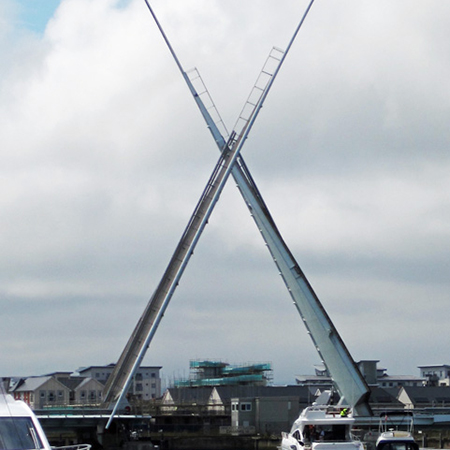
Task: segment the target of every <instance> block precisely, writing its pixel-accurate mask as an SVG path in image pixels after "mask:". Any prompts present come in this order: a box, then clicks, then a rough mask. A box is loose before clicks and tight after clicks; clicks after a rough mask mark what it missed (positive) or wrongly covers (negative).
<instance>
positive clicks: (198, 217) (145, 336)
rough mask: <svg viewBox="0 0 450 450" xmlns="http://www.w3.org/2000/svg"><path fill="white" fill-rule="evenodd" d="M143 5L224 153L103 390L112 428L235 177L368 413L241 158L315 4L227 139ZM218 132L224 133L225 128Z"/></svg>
mask: <svg viewBox="0 0 450 450" xmlns="http://www.w3.org/2000/svg"><path fill="white" fill-rule="evenodd" d="M145 3H146V5H147V7H148V9H149V11H150V13H151V15H152V16H153V19H154V20H155V22H156V25H157V26H158V28H159V30H160V32H161V34H162V36H163V38H164V40H165V42H166V44H167V46H168V48H169V50H170V52H171V53H172V56H173V58H174V60H175V62H176V64H177V66H178V68H179V70H180V72H181V74H182V75H183V78H184V80H185V81H186V83H187V85H188V87H189V90H190V92H191V94H192V95H193V97H194V100H195V101H196V103H197V105H198V107H199V109H200V112H201V114H202V115H203V118H204V119H205V121H206V124H207V126H208V128H209V129H210V131H211V134H212V136H213V138H214V141H215V142H216V145H217V147H218V148H219V150H220V158H219V160H218V162H217V164H216V166H215V167H214V170H213V173H212V175H211V177H210V179H209V180H208V183H207V185H206V188H205V190H204V191H203V193H202V196H201V198H200V200H199V202H198V204H197V206H196V208H195V210H194V212H193V214H192V216H191V218H190V220H189V223H188V225H187V227H186V228H185V230H184V233H183V235H182V237H181V240H180V242H179V243H178V246H177V248H176V250H175V252H174V254H173V256H172V258H171V260H170V262H169V265H168V266H167V269H166V271H165V272H164V274H163V277H162V278H161V281H160V283H159V285H158V286H157V288H156V290H155V292H154V293H153V295H152V297H151V299H150V301H149V303H148V305H147V307H146V309H145V310H144V313H143V314H142V316H141V318H140V319H139V322H138V324H137V325H136V327H135V329H134V331H133V333H132V335H131V337H130V339H129V341H128V343H127V345H126V346H125V348H124V350H123V352H122V354H121V356H120V358H119V361H118V363H117V364H116V367H115V370H114V371H113V373H112V374H111V376H110V378H109V379H108V382H107V384H106V386H105V389H104V391H103V402H104V406H111V405H113V410H112V414H111V418H110V420H109V422H108V424H107V427H108V426H109V424H110V422H111V420H112V418H113V416H114V414H115V412H116V410H117V408H118V407H119V405H120V403H121V401H122V399H123V396H124V395H125V393H126V392H127V390H128V388H129V386H130V383H131V381H132V378H133V376H134V374H135V372H136V370H137V369H138V368H139V366H140V364H141V362H142V360H143V358H144V355H145V353H146V351H147V349H148V347H149V345H150V342H151V340H152V338H153V336H154V335H155V333H156V330H157V328H158V325H159V323H160V321H161V319H162V317H163V315H164V311H165V310H166V308H167V306H168V304H169V302H170V299H171V297H172V295H173V293H174V291H175V289H176V287H177V285H178V282H179V280H180V278H181V276H182V274H183V271H184V269H185V268H186V266H187V264H188V262H189V259H190V257H191V255H192V253H193V251H194V248H195V246H196V244H197V242H198V240H199V239H200V236H201V234H202V231H203V229H204V228H205V226H206V224H207V222H208V218H209V217H210V215H211V213H212V211H213V209H214V206H215V204H216V203H217V201H218V199H219V196H220V193H221V192H222V190H223V187H224V186H225V183H226V182H227V179H228V177H229V176H230V175H232V176H233V178H234V180H235V182H236V184H237V186H238V188H239V190H240V192H241V194H242V197H243V199H244V201H245V203H246V205H247V207H248V209H249V211H250V214H251V216H252V217H253V219H254V221H255V223H256V225H257V227H258V229H259V231H260V233H261V235H262V237H263V239H264V241H265V243H266V246H267V248H268V249H269V252H270V253H271V255H272V258H273V260H274V262H275V264H276V266H277V267H278V270H279V272H280V275H281V276H282V278H283V280H284V282H285V284H286V287H287V289H288V291H289V293H290V295H291V298H292V300H293V302H294V305H295V307H296V308H297V310H298V312H299V313H300V316H301V318H302V320H303V322H304V324H305V326H306V329H307V331H308V334H309V335H310V336H311V338H312V340H313V343H314V346H315V348H316V350H317V351H318V353H319V355H320V357H321V359H322V361H323V362H324V364H325V366H326V367H327V369H328V371H329V373H330V375H331V376H332V378H333V380H334V382H335V384H336V386H337V389H338V391H339V393H340V395H341V402H342V403H343V404H346V405H350V406H351V407H352V408H353V410H354V412H355V413H356V414H359V415H370V414H371V411H370V407H369V406H368V396H369V393H370V391H369V388H368V386H367V384H366V382H365V380H364V378H363V377H362V375H361V373H360V371H359V370H358V368H357V366H356V364H355V362H354V360H353V358H352V357H351V355H350V353H349V352H348V350H347V348H346V346H345V344H344V342H343V341H342V339H341V337H340V336H339V333H338V332H337V330H336V328H335V327H334V325H333V323H332V321H331V319H330V318H329V316H328V315H327V313H326V311H325V309H324V308H323V306H322V304H321V303H320V301H319V299H318V297H317V295H316V294H315V292H314V290H313V289H312V287H311V285H310V284H309V282H308V280H307V279H306V277H305V275H304V274H303V272H302V270H301V269H300V266H299V265H298V263H297V262H296V260H295V258H294V256H293V255H292V253H291V252H290V250H289V248H288V246H287V245H286V243H285V242H284V240H283V238H282V236H281V234H280V232H279V231H278V229H277V227H276V225H275V222H274V220H273V218H272V216H271V214H270V212H269V210H268V208H267V206H266V204H265V202H264V200H263V198H262V196H261V193H260V192H259V189H258V188H257V186H256V183H255V181H254V179H253V178H252V176H251V174H250V171H249V169H248V167H247V165H246V164H245V162H244V159H243V157H242V155H241V150H242V147H243V145H244V143H245V141H246V139H247V137H248V135H249V133H250V130H251V129H252V127H253V124H254V123H255V120H256V118H257V116H258V114H259V112H260V110H261V108H262V105H263V103H264V101H265V99H266V97H267V95H268V93H269V91H270V88H271V87H272V84H273V82H274V80H275V78H276V76H277V74H278V72H279V70H280V68H281V66H282V64H283V62H284V60H285V58H286V56H287V54H288V52H289V50H290V48H291V46H292V44H293V42H294V40H295V38H296V36H297V34H298V32H299V30H300V28H301V26H302V25H303V23H304V21H305V19H306V16H307V14H308V12H309V11H310V9H311V7H312V5H313V3H314V0H310V3H309V5H308V7H307V9H306V11H305V13H304V15H303V17H302V18H301V21H300V23H299V24H298V26H297V28H296V30H295V32H294V35H293V37H292V38H291V40H290V42H289V44H288V46H287V48H286V50H285V51H283V50H280V49H277V48H275V47H274V48H273V49H272V51H271V52H270V54H269V56H268V58H267V60H266V62H265V64H264V66H263V69H262V71H261V73H260V75H259V77H258V79H257V81H256V83H255V85H254V87H253V89H252V91H251V93H250V95H249V97H248V99H247V101H246V103H245V105H244V108H243V109H242V111H241V113H240V115H239V117H238V120H237V122H236V125H235V127H234V130H233V131H232V132H231V134H230V135H229V136H228V135H227V134H228V133H227V131H226V127H225V126H224V123H223V121H222V119H221V116H220V114H219V113H218V111H217V108H216V107H215V105H214V102H213V101H212V99H211V96H210V94H209V92H208V90H207V89H206V87H205V84H204V83H203V80H202V78H201V77H200V74H199V72H198V71H197V69H194V70H192V71H190V72H189V73H187V72H185V71H184V69H183V67H182V65H181V63H180V61H179V59H178V57H177V55H176V54H175V51H174V50H173V48H172V46H171V44H170V42H169V40H168V38H167V36H166V34H165V32H164V30H163V28H162V27H161V25H160V23H159V21H158V19H157V17H156V15H155V13H154V11H153V9H152V7H151V6H150V3H149V1H148V0H145ZM221 129H222V132H221V131H220V130H221Z"/></svg>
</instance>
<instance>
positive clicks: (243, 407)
mask: <svg viewBox="0 0 450 450" xmlns="http://www.w3.org/2000/svg"><path fill="white" fill-rule="evenodd" d="M251 410H252V404H251V403H241V411H251Z"/></svg>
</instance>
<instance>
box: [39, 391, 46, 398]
mask: <svg viewBox="0 0 450 450" xmlns="http://www.w3.org/2000/svg"><path fill="white" fill-rule="evenodd" d="M40 392H41V394H40V395H41V398H42V399H44V398H45V394H46V392H45V391H40Z"/></svg>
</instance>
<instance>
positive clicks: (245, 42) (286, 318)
mask: <svg viewBox="0 0 450 450" xmlns="http://www.w3.org/2000/svg"><path fill="white" fill-rule="evenodd" d="M307 3H308V2H307V1H304V0H301V1H298V0H297V1H294V0H282V1H277V2H274V1H272V0H247V1H245V2H242V1H241V0H226V1H224V0H222V1H218V0H165V1H162V0H154V1H153V2H152V5H153V7H154V9H155V12H156V14H157V15H158V16H159V19H160V21H161V23H162V26H163V27H164V28H165V31H166V33H167V34H168V36H169V38H170V39H171V41H172V44H173V46H174V47H175V49H176V51H177V53H178V56H179V58H180V60H181V62H182V64H183V65H184V67H185V68H186V69H190V68H193V67H197V68H198V69H199V70H200V73H201V74H202V77H203V79H204V81H205V83H206V84H207V86H208V88H209V91H210V93H211V95H212V97H213V98H214V100H215V103H216V105H217V107H218V109H219V110H220V112H221V114H222V116H223V118H224V120H225V122H226V123H227V126H228V128H229V129H232V127H233V124H234V122H235V120H236V118H237V115H238V113H239V111H240V109H241V107H242V106H243V104H244V101H245V99H246V97H247V95H248V93H249V92H250V89H251V88H252V86H253V83H254V81H255V80H256V77H257V75H258V73H259V71H260V69H261V67H262V65H263V63H264V61H265V58H266V56H267V54H268V53H269V51H270V49H271V48H272V46H277V47H280V48H285V47H286V46H287V44H288V42H289V39H290V37H291V35H292V33H293V31H294V29H295V27H296V26H297V24H298V22H299V20H300V18H301V16H302V15H303V12H304V10H305V8H306V6H307ZM30 4H33V6H30ZM44 5H45V6H44ZM449 17H450V2H443V1H442V0H427V1H423V0H421V1H419V0H377V1H373V0H372V1H369V0H339V1H336V0H316V3H315V5H314V6H313V8H312V10H311V12H310V15H309V16H308V19H307V21H306V23H305V26H304V28H302V30H301V32H300V34H299V36H298V39H297V41H296V42H295V44H294V46H293V48H292V50H291V53H290V54H289V57H288V58H287V60H286V63H285V65H284V66H283V68H282V71H281V72H280V75H279V77H278V79H277V80H276V83H275V85H274V87H273V89H272V91H271V92H270V95H269V97H268V99H267V101H266V104H265V107H264V108H263V110H262V112H261V114H260V116H259V118H258V120H257V122H256V124H255V126H254V128H253V130H252V133H251V135H250V138H249V140H248V141H247V143H246V145H245V147H244V150H243V154H244V156H245V158H246V161H247V164H248V166H249V167H250V169H251V171H252V173H253V176H254V178H255V180H256V182H257V184H258V186H259V188H260V190H261V192H262V194H263V196H264V198H265V200H266V202H267V204H268V206H269V208H270V210H271V212H272V214H273V217H274V219H275V221H276V223H277V225H278V227H279V229H280V231H281V232H282V234H283V236H284V238H285V240H286V242H287V243H288V245H289V247H290V249H291V251H292V253H293V254H294V255H295V257H296V259H297V261H298V262H299V264H300V266H301V267H302V269H303V270H304V272H305V274H306V276H307V278H308V279H309V281H310V282H311V284H312V285H313V287H314V289H315V291H316V293H317V294H318V296H319V298H320V299H321V302H322V303H323V305H324V307H325V309H326V310H327V312H328V313H329V315H330V317H331V319H332V320H333V322H334V324H335V325H336V327H337V329H338V331H339V332H340V334H341V336H342V338H343V340H344V342H345V343H346V345H347V347H348V348H349V350H350V352H351V354H352V356H353V357H354V359H355V360H361V359H378V360H380V361H381V362H380V366H382V367H385V368H387V369H388V373H390V374H411V375H419V371H418V369H417V366H419V365H426V364H439V363H450V360H449V353H448V346H449V342H448V340H449V338H448V333H447V331H448V324H449V315H450V304H449V299H450V276H449V275H450V273H449V272H450V264H449V263H450V257H449V254H450V179H449V172H450V154H449V148H450V127H449V124H448V120H449V117H450V59H449V55H450V31H449V28H448V20H449ZM0 20H1V26H0V51H1V55H2V63H1V65H0V152H1V164H0V192H1V194H0V217H1V220H0V242H1V247H0V249H1V251H0V266H1V270H0V277H1V283H0V302H1V309H0V314H1V316H0V318H1V324H2V325H1V326H0V339H1V341H2V346H1V349H0V360H1V361H2V363H1V375H3V376H8V375H31V374H34V375H39V374H43V373H48V372H52V371H56V370H75V369H77V368H78V367H80V366H89V365H98V364H108V363H111V362H115V361H116V360H117V359H118V357H119V355H120V353H121V351H122V349H123V347H124V346H125V344H126V341H127V340H128V337H129V336H130V334H131V332H132V330H133V328H134V326H135V324H136V323H137V321H138V319H139V317H140V315H141V313H142V312H143V310H144V307H145V305H146V304H147V301H148V299H149V298H150V296H151V294H152V292H153V290H154V289H155V287H156V285H157V283H158V282H159V280H160V278H161V276H162V274H163V271H164V269H165V267H166V265H167V263H168V261H169V259H170V257H171V255H172V252H173V251H174V249H175V246H176V244H177V243H178V240H179V238H180V237H181V233H182V231H183V229H184V227H185V226H186V224H187V221H188V219H189V217H190V214H191V212H192V210H193V208H194V206H195V204H196V202H197V200H198V198H199V196H200V194H201V192H202V190H203V187H204V185H205V183H206V181H207V179H208V177H209V175H210V172H211V171H212V169H213V167H214V165H215V162H216V159H217V157H218V152H217V149H216V147H215V145H214V142H213V140H212V139H211V136H210V134H209V131H208V130H207V128H206V126H205V124H204V122H203V119H202V117H201V115H200V113H199V112H198V111H197V109H196V105H195V103H194V101H193V99H192V98H191V96H190V93H189V91H188V89H187V87H186V85H185V83H184V81H183V79H182V77H181V75H180V73H179V72H178V70H177V67H176V65H175V64H174V62H173V59H172V57H171V56H170V54H169V52H168V50H167V48H166V47H165V44H164V42H163V40H162V38H161V36H160V34H159V32H158V30H157V28H156V26H155V24H154V22H153V21H152V18H151V16H150V14H149V13H148V10H147V8H146V6H145V3H144V1H143V0H130V1H114V0H61V1H45V2H44V1H41V2H26V1H18V0H2V2H1V4H0ZM198 358H201V359H203V358H205V359H206V358H209V359H221V360H224V361H227V362H229V363H232V364H234V363H245V362H255V361H258V362H260V361H269V362H272V363H273V369H274V378H275V382H277V383H293V382H294V376H295V375H296V374H306V373H312V372H313V365H315V364H318V363H320V360H319V357H318V355H317V354H316V352H315V350H314V347H313V344H312V342H311V340H310V338H309V337H308V335H307V333H306V330H305V328H304V326H303V324H302V321H301V320H300V317H299V315H298V313H297V312H296V310H295V308H294V307H293V305H292V301H291V299H290V296H289V295H288V292H287V290H286V288H285V287H284V284H283V282H282V280H281V278H280V276H279V275H278V273H277V269H276V267H275V265H274V264H273V262H272V260H271V258H270V255H269V253H268V251H267V249H266V248H265V246H264V243H263V241H262V239H261V237H260V235H259V232H258V230H257V228H256V227H255V225H254V223H253V221H252V219H251V217H250V215H249V212H248V210H247V209H246V207H245V205H244V203H243V201H242V199H241V198H240V195H239V193H238V190H237V189H236V187H235V185H234V183H233V180H231V179H230V182H229V183H228V185H227V186H226V188H225V190H224V192H223V195H222V197H221V199H220V202H219V203H218V205H217V207H216V209H215V211H214V213H213V215H212V218H211V220H210V222H209V225H208V226H207V227H206V230H205V232H204V234H203V236H202V238H201V240H200V242H199V244H198V247H197V250H196V252H195V254H194V256H193V258H192V259H191V262H190V265H189V266H188V268H187V270H186V272H185V274H184V277H183V279H182V281H181V283H180V285H179V287H178V290H177V291H176V293H175V295H174V297H173V299H172V302H171V304H170V305H169V308H168V310H167V312H166V314H165V317H164V319H163V321H162V323H161V326H160V328H159V329H158V332H157V334H156V337H155V339H154V340H153V342H152V345H151V347H150V349H149V352H148V354H147V356H146V358H145V363H146V364H150V365H161V366H163V375H164V376H165V377H167V378H174V377H175V378H177V377H183V376H187V375H188V367H189V360H190V359H198Z"/></svg>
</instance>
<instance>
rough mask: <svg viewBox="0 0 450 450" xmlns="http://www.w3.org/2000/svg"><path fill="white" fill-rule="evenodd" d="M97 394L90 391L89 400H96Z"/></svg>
mask: <svg viewBox="0 0 450 450" xmlns="http://www.w3.org/2000/svg"><path fill="white" fill-rule="evenodd" d="M96 395H97V393H96V392H95V391H89V400H95V398H96Z"/></svg>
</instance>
